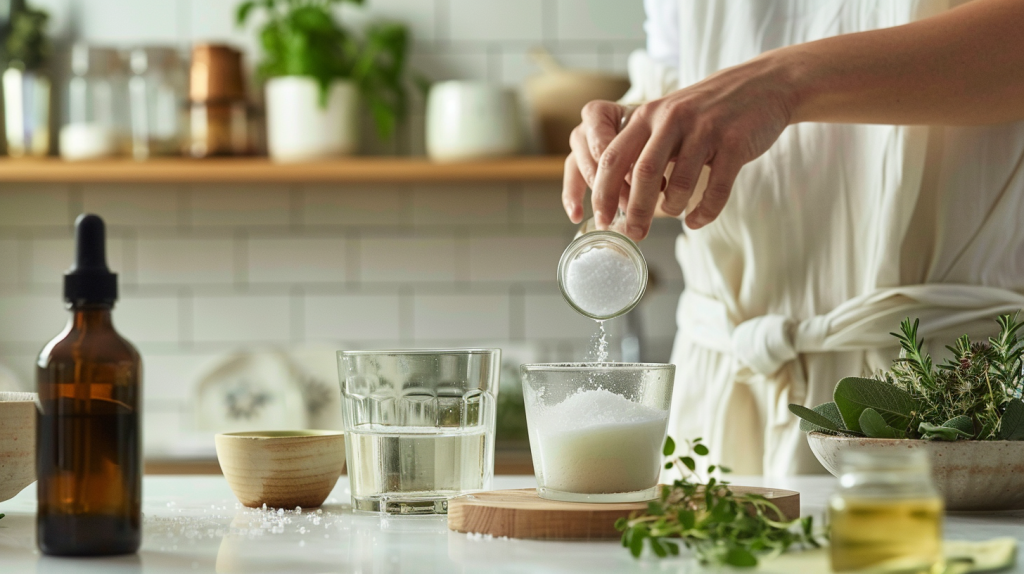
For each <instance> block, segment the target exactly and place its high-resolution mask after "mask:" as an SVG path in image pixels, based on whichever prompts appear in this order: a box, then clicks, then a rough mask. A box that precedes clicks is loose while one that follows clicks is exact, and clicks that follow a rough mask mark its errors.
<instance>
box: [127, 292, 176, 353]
mask: <svg viewBox="0 0 1024 574" xmlns="http://www.w3.org/2000/svg"><path fill="white" fill-rule="evenodd" d="M180 318H181V313H180V311H179V309H178V299H177V297H139V296H134V295H133V296H126V297H122V298H121V300H120V301H118V302H117V307H116V308H115V312H114V324H115V325H116V326H117V330H118V332H120V333H121V334H122V335H124V336H125V338H127V339H128V340H129V341H132V342H133V343H177V342H178V337H179V331H180V326H179V321H180Z"/></svg>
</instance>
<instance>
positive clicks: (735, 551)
mask: <svg viewBox="0 0 1024 574" xmlns="http://www.w3.org/2000/svg"><path fill="white" fill-rule="evenodd" d="M725 563H726V564H728V565H730V566H736V567H738V568H751V567H754V566H757V558H756V557H755V556H754V555H753V554H751V553H750V551H748V550H746V549H744V548H739V547H733V548H730V549H729V551H728V552H726V554H725Z"/></svg>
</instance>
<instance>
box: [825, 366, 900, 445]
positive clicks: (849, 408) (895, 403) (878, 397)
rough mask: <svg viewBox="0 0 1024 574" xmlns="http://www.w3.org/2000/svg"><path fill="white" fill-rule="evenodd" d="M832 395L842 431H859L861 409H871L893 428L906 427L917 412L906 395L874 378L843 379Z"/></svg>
mask: <svg viewBox="0 0 1024 574" xmlns="http://www.w3.org/2000/svg"><path fill="white" fill-rule="evenodd" d="M833 396H834V398H835V402H836V406H837V407H838V408H839V413H840V414H841V415H842V417H843V423H844V424H845V425H846V428H848V429H850V430H852V431H856V432H861V428H860V415H861V413H863V412H864V409H874V410H875V411H877V412H878V414H879V415H881V416H882V418H883V419H884V420H885V423H886V424H887V425H889V426H891V427H893V428H895V429H903V428H906V426H907V425H908V424H910V421H911V419H912V418H913V413H914V412H916V411H918V410H920V407H919V406H918V404H917V401H915V400H914V398H913V397H912V396H910V394H909V393H907V392H906V391H904V390H902V389H900V388H897V387H895V386H893V385H891V384H889V383H885V382H882V381H877V380H875V379H863V378H860V377H847V378H845V379H843V380H841V381H839V383H837V384H836V390H835V393H834V395H833Z"/></svg>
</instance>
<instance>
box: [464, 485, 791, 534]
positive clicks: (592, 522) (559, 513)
mask: <svg viewBox="0 0 1024 574" xmlns="http://www.w3.org/2000/svg"><path fill="white" fill-rule="evenodd" d="M729 488H731V489H732V491H733V492H735V493H737V494H745V493H751V494H760V495H762V496H764V497H765V498H768V499H769V500H771V501H772V502H773V503H774V504H775V505H776V506H778V507H779V510H781V511H782V513H783V514H784V515H785V516H786V517H787V518H789V519H793V518H798V517H799V516H800V493H798V492H794V491H792V490H780V489H777V488H759V487H754V486H732V485H730V487H729ZM645 510H647V503H646V502H626V503H613V504H595V503H589V502H559V501H557V500H545V499H543V498H541V497H540V496H538V495H537V490H536V489H534V488H524V489H519V490H493V491H490V492H478V493H476V494H467V495H465V496H460V497H458V498H453V499H451V500H449V501H448V528H449V529H450V530H455V531H457V532H474V533H480V534H490V535H491V536H496V537H501V536H507V537H509V538H532V539H539V540H612V539H617V538H619V537H620V536H621V535H622V533H620V532H619V531H618V530H615V521H616V520H618V519H619V518H621V517H624V516H627V517H628V516H629V515H630V513H633V512H643V511H645Z"/></svg>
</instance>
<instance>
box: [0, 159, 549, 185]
mask: <svg viewBox="0 0 1024 574" xmlns="http://www.w3.org/2000/svg"><path fill="white" fill-rule="evenodd" d="M564 161H565V158H564V157H558V156H522V157H514V158H503V159H493V160H481V161H471V162H459V163H437V162H432V161H430V160H428V159H425V158H414V157H353V158H345V159H338V160H331V161H318V162H310V163H287V164H280V163H273V162H271V161H270V160H268V159H267V158H230V159H204V160H196V159H184V158H164V159H152V160H149V161H140V162H136V161H132V160H128V159H111V160H97V161H81V162H66V161H63V160H60V159H57V158H46V159H13V158H2V159H0V183H16V182H20V183H25V182H34V183H226V182H233V183H303V182H311V183H312V182H323V183H368V182H369V183H402V182H459V181H473V182H483V181H558V180H560V179H561V178H562V168H563V162H564Z"/></svg>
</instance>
